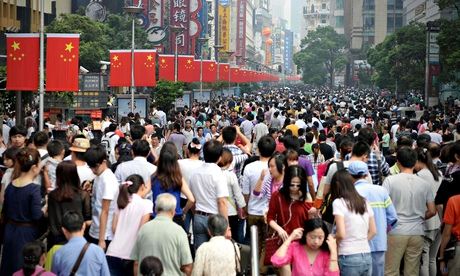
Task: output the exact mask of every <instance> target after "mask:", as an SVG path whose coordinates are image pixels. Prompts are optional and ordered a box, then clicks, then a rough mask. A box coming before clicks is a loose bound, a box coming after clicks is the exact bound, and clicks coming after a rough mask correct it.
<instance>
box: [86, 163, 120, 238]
mask: <svg viewBox="0 0 460 276" xmlns="http://www.w3.org/2000/svg"><path fill="white" fill-rule="evenodd" d="M118 188H119V185H118V181H117V178H116V177H115V175H114V174H113V172H112V171H111V170H110V169H108V168H107V169H106V170H105V171H104V172H103V173H102V174H100V175H98V176H96V178H95V179H94V184H93V196H92V198H91V206H92V209H93V215H92V220H93V221H92V223H91V228H90V229H89V235H90V236H91V237H93V238H95V239H99V227H100V218H101V213H102V200H103V199H106V200H110V201H111V202H110V207H109V216H108V218H107V225H106V228H105V235H104V238H105V239H106V240H112V239H113V232H112V221H113V215H114V214H115V210H116V208H117V198H118Z"/></svg>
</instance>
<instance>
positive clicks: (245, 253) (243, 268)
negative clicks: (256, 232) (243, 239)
mask: <svg viewBox="0 0 460 276" xmlns="http://www.w3.org/2000/svg"><path fill="white" fill-rule="evenodd" d="M231 241H232V244H233V249H234V250H235V271H236V275H237V276H243V275H247V274H248V270H249V265H250V260H251V247H250V246H249V245H246V244H241V243H237V242H235V241H234V240H231ZM236 247H238V249H239V250H240V255H239V256H238V252H237V251H236Z"/></svg>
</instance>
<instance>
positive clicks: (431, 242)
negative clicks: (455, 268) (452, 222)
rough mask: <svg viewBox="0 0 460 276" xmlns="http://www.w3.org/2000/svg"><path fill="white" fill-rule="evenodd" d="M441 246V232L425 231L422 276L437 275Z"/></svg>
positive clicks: (437, 230) (438, 230)
mask: <svg viewBox="0 0 460 276" xmlns="http://www.w3.org/2000/svg"><path fill="white" fill-rule="evenodd" d="M440 245H441V230H440V229H436V230H430V231H425V240H424V244H423V252H422V266H421V267H420V276H431V275H436V272H437V266H436V255H437V254H438V250H439V246H440Z"/></svg>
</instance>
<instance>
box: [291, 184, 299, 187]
mask: <svg viewBox="0 0 460 276" xmlns="http://www.w3.org/2000/svg"><path fill="white" fill-rule="evenodd" d="M289 187H296V188H300V184H299V185H295V184H291V185H289Z"/></svg>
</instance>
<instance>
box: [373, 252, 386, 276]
mask: <svg viewBox="0 0 460 276" xmlns="http://www.w3.org/2000/svg"><path fill="white" fill-rule="evenodd" d="M371 256H372V276H383V275H385V251H375V252H371Z"/></svg>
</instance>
